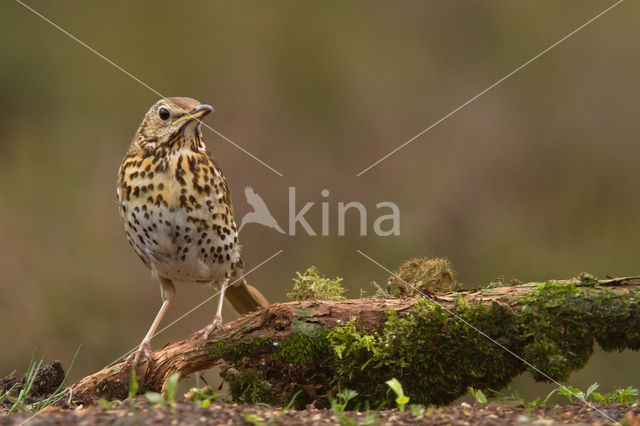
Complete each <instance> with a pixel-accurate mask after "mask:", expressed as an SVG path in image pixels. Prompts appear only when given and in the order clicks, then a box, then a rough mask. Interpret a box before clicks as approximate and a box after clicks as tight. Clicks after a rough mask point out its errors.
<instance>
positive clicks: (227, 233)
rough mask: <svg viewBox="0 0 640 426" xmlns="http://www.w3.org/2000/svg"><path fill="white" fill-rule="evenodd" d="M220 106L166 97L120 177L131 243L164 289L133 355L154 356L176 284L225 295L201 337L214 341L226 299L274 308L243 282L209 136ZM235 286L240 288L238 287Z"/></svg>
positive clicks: (240, 305)
mask: <svg viewBox="0 0 640 426" xmlns="http://www.w3.org/2000/svg"><path fill="white" fill-rule="evenodd" d="M211 112H213V107H211V106H210V105H207V104H201V103H200V102H199V101H197V100H195V99H192V98H186V97H172V98H162V99H160V100H158V101H157V102H155V103H154V104H153V105H152V106H151V108H150V109H149V110H148V111H147V113H146V115H145V116H144V119H143V120H142V123H141V124H140V126H139V127H138V130H137V131H136V133H135V135H134V137H133V139H132V141H131V144H130V146H129V150H128V151H127V153H126V154H125V156H124V159H123V160H122V163H121V165H120V169H119V171H118V177H117V189H116V196H117V202H116V204H117V206H118V211H119V214H120V219H121V222H122V225H123V227H124V232H125V235H126V237H127V240H128V241H129V243H130V244H131V246H132V247H133V249H134V251H135V252H136V254H137V255H138V257H140V259H142V262H143V263H144V264H145V265H146V266H147V268H149V270H150V271H151V276H152V278H153V279H154V280H155V281H157V282H158V283H159V285H160V296H161V299H162V305H161V306H160V309H159V310H158V313H157V315H156V317H155V319H154V320H153V322H152V324H151V326H150V327H149V331H148V332H147V334H146V335H145V337H144V338H143V340H142V342H141V343H140V345H139V346H138V349H137V350H136V351H135V352H134V353H132V354H131V356H130V357H129V358H128V362H132V363H133V364H134V365H135V364H136V363H137V362H138V361H139V359H140V357H141V356H144V357H146V359H150V358H151V345H150V342H151V339H152V338H153V335H154V333H155V331H156V330H157V328H158V325H159V324H160V322H161V321H162V318H163V316H164V315H165V313H166V312H167V309H168V308H169V306H170V304H171V301H172V299H173V298H174V296H175V293H176V288H175V284H176V283H201V284H207V285H212V286H214V287H217V288H218V289H219V290H220V298H219V300H218V305H217V309H216V313H215V316H214V319H213V321H212V322H211V323H210V324H208V325H207V326H206V327H204V328H203V329H202V330H200V331H198V332H196V333H194V335H193V337H199V338H200V339H201V341H200V345H202V344H203V343H204V342H206V340H207V338H208V336H209V334H210V333H211V332H212V331H213V330H215V329H219V328H221V327H222V305H223V301H224V299H225V297H226V298H227V300H228V301H229V302H230V304H231V306H232V307H233V308H234V310H235V311H236V312H238V313H240V314H244V313H248V312H251V311H253V310H256V309H258V308H261V307H266V306H268V301H267V299H266V298H265V297H264V296H263V295H262V293H260V292H259V291H258V290H257V289H256V288H255V287H253V286H251V285H249V284H248V283H247V282H246V280H245V279H244V278H243V274H242V269H243V263H242V259H241V257H240V246H239V245H238V231H237V227H236V224H235V221H234V217H233V206H232V204H231V193H230V190H229V185H228V183H227V179H226V178H225V176H224V174H223V173H222V170H221V169H220V167H219V166H218V165H217V163H216V162H215V160H214V159H213V157H212V156H211V155H210V153H209V151H208V150H207V147H206V145H205V144H204V142H203V138H202V121H201V120H202V119H203V117H205V116H206V115H207V114H209V113H211ZM232 284H234V285H232Z"/></svg>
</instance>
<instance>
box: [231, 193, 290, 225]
mask: <svg viewBox="0 0 640 426" xmlns="http://www.w3.org/2000/svg"><path fill="white" fill-rule="evenodd" d="M244 196H245V197H246V198H247V203H249V205H250V206H251V207H253V211H252V212H248V213H247V214H245V215H244V216H243V217H242V220H241V221H240V228H238V232H240V231H242V228H243V227H244V226H245V225H246V224H247V223H258V224H260V225H263V226H266V227H267V228H273V229H275V230H276V231H278V232H279V233H281V234H284V231H283V230H282V228H280V225H278V222H276V219H275V218H274V217H273V215H272V214H271V212H270V211H269V208H268V207H267V205H266V203H265V202H264V200H263V199H262V197H260V196H259V195H258V194H256V192H255V191H254V190H253V188H252V187H250V186H247V187H246V188H245V189H244Z"/></svg>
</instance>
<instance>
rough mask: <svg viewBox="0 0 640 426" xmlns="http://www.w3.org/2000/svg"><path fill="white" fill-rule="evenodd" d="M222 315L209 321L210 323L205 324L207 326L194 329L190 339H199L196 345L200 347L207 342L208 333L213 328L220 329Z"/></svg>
mask: <svg viewBox="0 0 640 426" xmlns="http://www.w3.org/2000/svg"><path fill="white" fill-rule="evenodd" d="M222 329H223V327H222V317H221V316H216V317H215V318H214V319H213V321H212V322H211V324H207V326H206V327H205V328H203V329H202V330H199V331H196V332H195V333H193V335H191V338H192V339H199V340H200V342H198V347H202V346H204V345H205V344H206V343H207V340H209V335H210V334H211V333H212V332H213V331H214V330H222Z"/></svg>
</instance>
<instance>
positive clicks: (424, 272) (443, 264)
mask: <svg viewBox="0 0 640 426" xmlns="http://www.w3.org/2000/svg"><path fill="white" fill-rule="evenodd" d="M407 284H409V285H407ZM459 289H460V285H459V284H458V283H457V282H456V280H455V272H454V270H453V266H452V265H451V262H449V260H447V259H444V258H441V257H434V258H431V259H428V258H426V257H413V258H411V259H409V260H407V261H406V262H404V263H403V264H402V265H400V268H398V270H397V271H396V272H394V274H393V275H391V276H390V277H389V278H388V279H387V294H386V296H387V297H412V296H415V295H416V294H418V293H419V292H448V291H454V290H459Z"/></svg>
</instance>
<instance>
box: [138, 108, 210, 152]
mask: <svg viewBox="0 0 640 426" xmlns="http://www.w3.org/2000/svg"><path fill="white" fill-rule="evenodd" d="M212 111H213V107H211V106H210V105H205V104H201V103H200V102H198V101H196V100H195V99H191V98H164V99H160V100H159V101H158V102H156V103H155V104H153V105H152V106H151V108H150V109H149V111H147V114H146V115H145V116H144V120H142V124H140V127H139V128H138V131H137V132H136V137H135V138H134V143H135V144H137V145H138V147H139V148H140V149H142V150H144V151H156V150H158V149H163V151H164V152H171V151H175V150H178V149H181V148H184V147H191V148H193V149H194V150H199V149H204V144H203V142H202V131H201V124H202V123H201V121H200V120H201V119H202V118H203V117H204V116H205V115H207V114H209V113H210V112H212Z"/></svg>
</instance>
